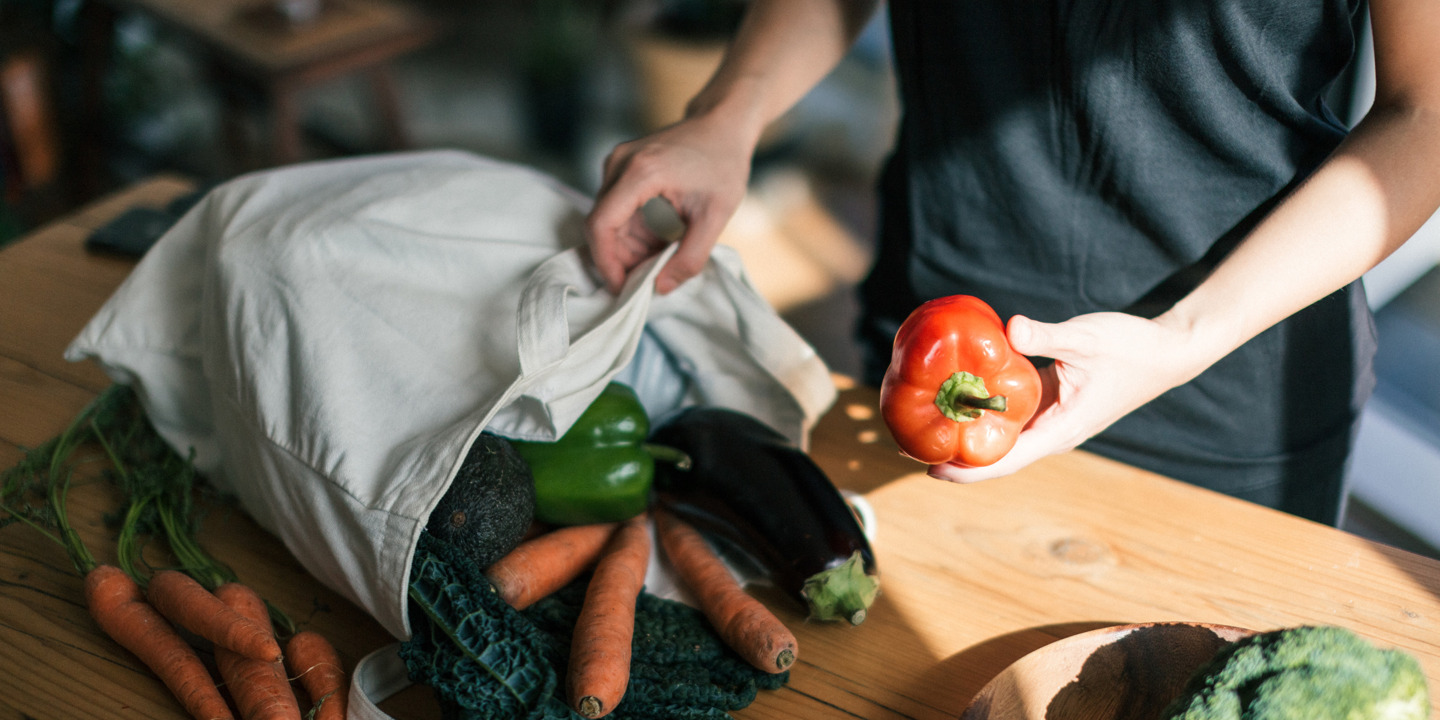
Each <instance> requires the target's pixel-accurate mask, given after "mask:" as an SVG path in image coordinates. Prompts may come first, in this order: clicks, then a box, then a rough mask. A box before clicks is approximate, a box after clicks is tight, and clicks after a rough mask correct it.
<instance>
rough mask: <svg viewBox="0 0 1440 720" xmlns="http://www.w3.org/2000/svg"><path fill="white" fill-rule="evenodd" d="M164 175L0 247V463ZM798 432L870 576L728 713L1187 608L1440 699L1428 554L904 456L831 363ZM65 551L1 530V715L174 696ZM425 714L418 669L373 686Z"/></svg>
mask: <svg viewBox="0 0 1440 720" xmlns="http://www.w3.org/2000/svg"><path fill="white" fill-rule="evenodd" d="M187 187H188V186H187V185H186V184H185V183H184V182H182V181H179V180H176V179H166V178H161V179H156V180H154V181H151V182H148V183H145V184H143V185H141V186H139V187H136V188H133V189H131V190H129V191H126V192H123V193H121V194H119V195H117V196H114V197H111V198H108V199H106V200H104V201H102V202H100V203H99V204H97V205H96V206H94V207H90V208H86V209H85V210H82V211H81V212H79V213H77V214H75V215H73V216H71V217H68V218H65V219H63V220H61V221H59V222H57V223H55V224H53V225H50V226H48V227H45V228H43V229H41V230H39V231H37V232H35V233H33V234H32V235H31V236H29V237H27V238H26V239H24V240H23V241H21V242H19V243H17V244H15V245H12V246H10V247H7V248H5V249H3V250H0V408H3V409H4V412H0V441H3V442H0V465H3V466H6V467H8V466H9V465H10V464H13V463H14V462H15V460H16V459H18V457H19V455H20V451H19V449H18V448H17V446H31V445H35V444H38V443H39V442H41V441H43V440H45V439H46V438H48V437H51V436H53V435H54V434H56V433H57V432H58V431H59V430H60V429H61V428H62V427H63V426H64V425H65V423H66V422H67V420H68V419H69V418H71V417H72V416H73V415H74V413H75V412H76V411H78V410H79V408H80V407H81V406H82V405H83V404H84V403H85V401H86V400H87V399H89V398H90V397H92V396H93V395H94V394H95V393H96V392H97V391H99V390H101V389H103V388H104V387H105V386H107V385H108V384H109V381H108V380H107V379H106V378H105V377H104V376H103V375H102V374H101V373H100V372H99V371H98V370H97V369H96V368H95V367H93V366H92V365H90V364H78V365H70V364H67V363H65V362H64V361H63V360H61V359H60V354H61V351H62V350H63V348H64V347H65V345H66V344H68V342H69V341H70V339H71V338H72V337H73V336H74V335H75V334H76V333H77V332H78V331H79V329H80V328H81V327H82V326H83V325H84V323H85V322H86V321H87V320H88V319H89V317H90V316H91V314H92V313H93V312H94V311H95V310H96V309H97V308H98V307H99V306H100V304H101V303H102V302H103V301H104V300H105V298H106V297H107V296H108V294H109V292H110V291H111V289H112V288H113V287H114V286H115V285H116V284H117V283H118V282H120V280H121V279H123V278H124V277H125V275H126V272H127V271H128V269H129V267H130V265H129V263H127V262H124V261H121V260H115V259H110V258H102V257H94V256H90V255H87V254H86V253H85V252H84V251H83V250H82V249H81V243H82V241H83V239H84V237H85V235H86V234H87V233H88V232H89V231H90V230H91V229H93V228H94V227H96V226H97V225H98V224H99V223H101V222H102V221H103V220H104V219H105V218H107V217H111V216H113V215H115V214H116V213H117V212H119V211H120V210H121V209H122V208H125V207H128V206H131V205H137V204H154V205H160V204H163V203H164V202H165V201H166V200H167V199H169V198H170V197H173V196H175V195H177V194H179V193H181V192H184V191H185V190H186V189H187ZM841 382H842V387H843V392H842V393H841V397H840V400H839V402H838V404H837V405H836V406H835V408H834V410H833V411H832V412H831V413H830V414H829V415H828V416H827V417H826V418H825V419H824V421H823V422H822V424H821V425H820V426H819V427H818V428H817V430H816V431H815V435H814V445H813V454H814V456H815V458H816V459H817V461H818V462H819V463H820V464H821V465H822V466H823V467H824V469H825V470H826V471H827V472H828V473H829V474H830V476H831V477H832V478H833V479H834V480H835V481H836V482H837V483H838V484H839V485H841V486H843V487H846V488H850V489H853V490H856V491H858V492H861V493H863V494H864V495H865V497H866V498H868V499H869V501H870V503H871V504H872V505H873V506H874V509H875V513H876V515H877V517H878V536H877V538H876V552H877V555H878V562H879V565H880V567H881V568H882V571H883V573H884V575H883V589H882V594H881V596H880V598H879V600H878V601H877V602H876V604H875V606H874V608H873V609H872V610H871V612H870V616H869V619H867V620H866V621H865V623H864V624H863V625H861V626H859V627H854V628H850V627H842V626H837V625H828V624H827V625H819V624H807V623H805V622H803V621H802V619H801V617H800V616H799V615H798V614H797V613H796V611H795V610H794V609H793V608H791V606H789V605H788V604H786V603H784V602H782V601H780V600H779V599H778V598H772V597H767V599H768V600H771V601H772V602H771V604H772V606H773V607H774V608H775V609H776V610H777V611H778V612H779V614H780V615H781V617H782V618H783V619H785V620H786V621H788V622H789V623H790V624H791V625H792V627H793V628H794V630H795V631H796V635H797V636H798V639H799V643H800V660H799V662H798V664H797V665H796V666H795V668H794V669H793V671H792V674H791V678H790V681H789V683H788V684H787V685H786V686H785V687H783V688H782V689H780V690H777V691H774V692H766V693H762V694H761V697H760V698H759V699H758V700H757V701H756V702H755V704H754V705H752V706H751V707H749V708H747V709H746V710H744V711H742V712H739V713H737V714H736V715H737V717H740V718H747V719H748V718H948V717H956V716H957V715H958V714H959V711H960V710H961V709H962V708H963V707H964V706H965V704H966V703H967V701H968V700H969V699H970V697H971V696H972V695H974V693H975V692H977V691H978V690H979V689H980V688H981V687H982V686H983V685H984V684H985V683H986V682H987V681H988V680H989V679H990V678H991V677H993V676H994V675H995V674H996V673H998V672H1000V670H1001V669H1002V668H1004V667H1005V666H1006V665H1008V664H1009V663H1010V662H1012V661H1014V660H1016V659H1017V658H1019V657H1021V656H1023V655H1024V654H1026V653H1028V652H1030V651H1031V650H1034V649H1036V648H1038V647H1041V646H1043V645H1045V644H1047V643H1049V642H1052V641H1054V640H1056V639H1058V638H1063V637H1067V636H1069V635H1073V634H1076V633H1078V632H1082V631H1085V630H1090V629H1094V628H1097V627H1101V626H1106V625H1111V624H1119V623H1129V622H1142V621H1156V620H1195V621H1205V622H1212V623H1220V624H1227V625H1238V626H1242V627H1248V628H1253V629H1257V630H1265V629H1273V628H1279V627H1285V626H1291V625H1297V624H1302V623H1329V624H1335V625H1342V626H1345V627H1349V628H1352V629H1354V630H1355V631H1357V632H1359V633H1361V634H1363V635H1365V636H1366V637H1368V638H1370V639H1371V640H1373V641H1375V642H1377V643H1380V644H1383V645H1393V646H1398V647H1401V648H1404V649H1406V650H1408V651H1410V652H1411V653H1413V654H1415V655H1416V656H1417V657H1419V658H1420V660H1421V662H1422V663H1423V665H1424V667H1425V670H1426V673H1427V675H1428V677H1429V679H1430V684H1431V687H1432V688H1433V689H1434V690H1435V692H1433V693H1432V695H1433V697H1434V700H1435V703H1436V705H1437V706H1440V563H1437V562H1435V561H1433V560H1429V559H1426V558H1423V557H1420V556H1417V555H1413V554H1410V553H1406V552H1403V551H1400V550H1395V549H1392V548H1389V547H1386V546H1382V545H1378V544H1375V543H1372V542H1369V541H1366V540H1363V539H1361V538H1358V537H1355V536H1353V535H1350V534H1347V533H1344V532H1341V531H1339V530H1335V529H1332V528H1329V527H1324V526H1321V525H1317V524H1314V523H1310V522H1308V521H1304V520H1299V519H1296V518H1294V517H1290V516H1287V515H1283V514H1281V513H1278V512H1274V511H1271V510H1267V509H1264V508H1260V507H1256V506H1253V505H1250V504H1247V503H1243V502H1240V501H1237V500H1233V499H1230V498H1227V497H1223V496H1220V495H1216V494H1213V493H1210V492H1207V491H1204V490H1199V489H1196V488H1193V487H1191V486H1188V485H1184V484H1181V483H1178V482H1174V481H1171V480H1167V479H1165V478H1162V477H1158V476H1156V475H1152V474H1149V473H1146V472H1142V471H1139V470H1136V469H1133V468H1130V467H1127V466H1124V465H1120V464H1116V463H1114V462H1110V461H1107V460H1103V459H1100V458H1097V457H1095V456H1092V455H1089V454H1086V453H1083V452H1072V453H1069V454H1067V455H1063V456H1058V457H1055V458H1052V459H1049V460H1047V461H1044V462H1041V463H1039V464H1037V465H1035V466H1033V467H1032V468H1030V469H1028V470H1026V471H1024V472H1022V473H1020V474H1017V475H1016V476H1014V477H1011V478H1007V479H1003V480H995V481H990V482H987V483H982V484H978V485H969V486H961V485H950V484H944V483H940V482H938V481H935V480H932V479H929V478H927V477H925V476H924V475H922V474H919V473H918V472H917V470H918V469H919V468H918V467H917V466H916V465H915V464H913V463H911V462H910V461H907V460H905V459H903V458H900V457H899V456H897V454H896V452H895V448H894V447H893V446H892V445H891V443H890V441H889V439H888V436H887V434H886V432H885V430H884V428H883V426H882V425H881V423H880V421H879V420H878V418H877V416H876V412H875V402H876V393H875V392H874V390H872V389H869V388H863V387H850V386H848V385H844V384H843V383H844V381H843V379H841ZM117 502H118V500H117V498H116V497H115V495H114V493H113V491H112V490H110V489H109V487H108V486H107V485H106V484H105V483H103V482H98V481H92V482H88V483H85V484H83V485H81V486H80V487H79V488H77V490H76V492H75V494H74V499H73V500H72V505H73V512H74V514H75V515H76V519H77V520H78V522H79V524H80V527H81V531H82V533H83V534H84V536H85V539H86V540H87V541H88V542H89V543H90V545H91V547H92V548H93V549H94V550H95V551H96V554H97V555H98V556H99V558H100V559H101V560H113V550H112V548H113V546H114V543H113V540H114V539H113V537H112V533H111V532H110V531H109V530H107V529H106V527H105V526H104V524H103V522H102V516H103V514H104V513H106V512H109V511H113V509H114V508H115V507H116V504H117ZM202 542H204V543H206V544H207V546H209V547H210V548H211V550H213V551H214V552H215V553H216V554H217V555H219V556H220V557H222V558H223V559H225V560H227V561H229V562H231V563H232V564H233V565H234V567H235V569H236V570H237V572H238V573H239V574H240V576H241V577H242V578H244V579H246V580H247V581H249V582H250V583H251V584H253V585H255V586H256V587H257V588H258V589H259V590H260V591H261V592H262V593H263V594H265V595H266V596H268V597H269V598H271V599H272V600H273V601H274V602H276V603H277V604H279V605H280V606H281V607H282V608H284V609H286V610H287V611H288V612H289V613H290V614H291V615H292V617H295V618H296V619H297V620H298V621H299V623H300V624H301V625H302V626H304V627H309V628H313V629H316V630H319V631H320V632H323V633H325V634H326V635H327V636H329V637H331V638H332V639H334V640H335V641H336V643H337V645H338V646H339V648H340V651H341V652H342V654H343V655H344V657H345V659H346V661H347V662H350V663H353V662H354V661H356V660H357V659H358V658H360V657H362V656H363V655H364V654H366V653H368V652H369V651H371V650H373V649H375V648H377V647H380V646H382V645H383V644H385V643H386V642H388V641H389V638H388V637H387V636H386V635H385V633H384V632H383V630H381V628H380V627H379V625H378V624H376V623H375V622H374V621H372V620H371V619H369V618H368V617H367V616H365V615H364V614H363V613H362V612H360V611H359V610H358V609H356V608H355V607H354V606H353V605H351V604H350V603H348V602H347V601H345V600H343V599H341V598H340V597H338V596H337V595H336V594H335V593H332V592H330V591H329V590H327V589H325V588H324V587H321V586H320V585H319V584H317V583H316V582H315V581H314V580H313V579H312V578H310V577H309V576H308V575H307V574H306V573H305V572H304V571H303V570H302V569H301V568H300V567H299V566H298V565H297V564H296V563H295V562H294V561H293V560H292V559H291V558H290V556H289V555H288V553H287V552H286V551H285V550H284V548H283V547H282V546H281V545H280V544H279V542H278V541H277V540H276V539H275V538H273V537H272V536H270V535H268V534H266V533H264V532H263V531H261V530H260V529H259V528H258V527H257V526H256V525H255V524H254V523H253V522H252V521H250V520H249V519H248V518H247V517H246V516H244V515H243V514H241V513H239V512H237V511H234V510H229V509H224V508H218V509H215V510H213V511H212V513H211V514H210V515H209V516H208V517H207V518H206V519H205V521H204V525H203V535H202ZM80 597H81V586H80V581H79V579H78V578H77V577H76V575H75V573H74V572H73V571H72V570H71V569H70V568H69V567H68V565H67V561H66V559H65V556H64V554H63V553H62V552H61V551H60V550H59V549H58V546H55V545H54V544H53V543H50V542H49V541H46V540H42V539H40V537H39V536H38V534H37V533H34V532H32V531H30V530H28V529H26V528H24V527H18V526H12V527H6V528H3V529H0V718H12V717H21V716H27V717H36V718H50V717H69V718H114V717H146V718H171V717H175V718H178V717H181V712H180V710H179V708H178V707H177V706H176V705H175V704H174V702H173V701H172V700H171V699H170V697H169V696H168V694H167V693H166V691H165V689H164V688H163V687H162V686H160V684H159V683H158V682H157V681H155V680H154V679H153V678H152V677H151V676H150V675H149V673H148V672H146V671H145V670H144V669H143V668H142V667H140V666H139V665H138V664H137V662H136V661H135V660H134V659H133V658H132V657H130V656H129V655H127V654H126V652H125V651H123V650H121V649H120V648H119V647H118V646H116V645H114V644H113V643H112V642H111V641H110V640H108V639H107V638H105V637H104V636H103V635H101V634H100V633H99V632H98V631H97V630H96V629H95V627H94V625H93V623H92V621H91V620H90V619H89V617H88V616H87V614H86V612H85V610H84V608H83V606H82V604H81V600H80ZM382 707H384V708H385V709H386V710H388V711H389V712H391V713H392V714H394V715H395V716H397V717H400V718H433V717H436V716H437V711H436V708H435V706H434V704H433V702H432V701H431V700H430V698H429V695H428V692H427V691H425V690H423V689H420V688H412V689H411V690H408V691H405V692H402V693H400V694H399V695H397V696H395V697H394V698H392V699H391V700H389V701H387V702H386V703H384V704H383V706H382Z"/></svg>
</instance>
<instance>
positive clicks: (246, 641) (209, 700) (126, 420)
mask: <svg viewBox="0 0 1440 720" xmlns="http://www.w3.org/2000/svg"><path fill="white" fill-rule="evenodd" d="M92 441H93V443H95V444H98V445H99V446H100V447H101V449H103V451H104V456H105V457H106V458H108V460H109V461H110V464H111V473H112V476H113V477H114V479H115V480H116V482H117V484H118V485H119V486H120V489H121V491H122V493H123V494H124V495H125V496H126V498H127V505H126V507H125V509H124V512H123V513H122V519H121V527H120V532H119V545H118V547H117V553H116V554H117V557H118V563H117V564H113V565H112V564H106V563H100V562H98V561H97V560H96V559H95V557H94V555H93V554H92V553H91V552H90V550H89V548H87V547H86V545H85V543H84V542H83V541H82V539H81V538H80V535H79V533H78V532H77V531H76V530H75V528H74V527H73V526H72V524H71V522H70V519H69V514H68V508H67V503H66V499H67V495H68V492H69V489H70V484H71V479H72V476H73V463H72V462H71V461H72V458H73V457H74V455H75V454H76V453H77V452H78V451H79V449H80V448H81V447H82V446H85V445H87V444H88V443H91V442H92ZM3 478H4V481H3V485H0V511H4V513H5V515H6V518H5V519H6V524H9V523H10V522H18V523H22V524H25V525H28V526H30V527H32V528H34V529H35V530H37V531H39V532H41V533H43V534H44V535H46V536H47V537H50V538H51V539H52V540H54V541H55V542H56V543H57V544H59V545H60V546H61V547H62V548H63V549H64V550H65V551H66V553H67V554H68V555H69V557H70V560H71V563H72V564H73V565H74V567H75V569H76V571H77V572H79V573H80V574H81V576H82V577H83V578H84V593H85V601H86V607H87V608H88V610H89V612H90V615H91V617H92V618H94V620H95V623H96V625H98V626H99V627H100V629H101V630H103V631H104V632H105V633H106V635H108V636H109V637H110V638H112V639H113V640H114V641H115V642H116V643H117V644H119V645H120V646H122V647H124V648H125V649H126V650H128V651H129V652H131V653H132V654H134V655H135V657H137V658H138V659H139V660H140V661H141V662H142V663H144V664H145V666H146V667H148V668H149V669H150V670H151V672H153V673H154V674H155V676H156V677H157V678H158V679H160V680H161V681H162V682H163V683H164V684H165V685H166V687H167V688H169V689H170V691H171V693H172V694H173V695H174V697H175V699H176V700H177V702H179V704H180V705H181V706H182V707H183V708H184V709H185V711H186V712H187V713H189V714H190V715H191V716H192V717H195V718H197V719H203V720H215V719H216V718H231V717H234V714H233V713H232V712H231V707H230V703H228V702H227V701H226V699H225V696H224V695H223V694H222V693H221V687H222V686H223V687H224V689H225V690H226V691H228V695H229V696H230V698H231V700H232V701H233V702H234V705H235V707H236V709H238V710H239V714H240V717H243V718H247V720H248V719H250V718H286V717H291V718H299V717H300V707H299V702H298V699H297V696H296V694H295V692H294V691H293V690H292V688H291V685H290V679H289V675H288V674H287V671H286V669H285V667H284V665H283V664H282V661H289V663H290V667H291V671H292V672H294V673H295V674H296V675H297V676H298V678H299V679H300V680H301V681H302V682H303V683H304V684H305V687H306V689H307V691H308V694H309V695H310V696H311V697H312V698H314V699H315V703H316V707H315V708H314V709H312V711H311V712H312V713H313V714H314V716H315V717H317V718H343V717H344V715H345V710H344V705H345V700H346V697H345V695H346V692H348V691H347V690H346V685H347V682H348V681H347V680H346V678H345V675H344V672H343V670H341V668H340V663H339V659H338V657H337V656H336V653H335V651H334V648H333V647H332V646H330V644H329V643H328V642H327V641H325V640H324V639H323V638H320V637H319V636H318V635H315V634H314V633H298V634H294V635H293V637H291V638H290V642H289V643H287V645H286V650H285V652H283V653H282V651H281V646H280V642H279V638H278V637H277V636H276V634H275V631H274V627H273V624H272V618H276V619H278V620H279V621H280V624H281V626H282V627H285V628H291V627H292V626H291V624H290V622H289V620H288V618H286V617H285V616H284V614H283V613H280V612H279V611H278V610H276V609H275V608H273V607H270V606H268V604H267V603H265V601H264V600H262V599H261V598H260V596H259V595H258V594H257V593H256V592H255V591H254V590H252V589H251V588H249V587H248V586H245V585H243V584H241V583H240V582H239V581H238V579H237V578H236V577H235V576H234V573H233V572H232V571H231V570H230V569H229V568H228V567H226V566H225V565H224V564H222V563H220V562H219V561H218V560H217V559H215V558H214V557H212V556H210V555H209V554H208V553H206V552H205V551H204V550H203V548H201V547H200V545H199V544H198V542H196V539H195V536H194V529H193V518H192V512H191V511H192V506H191V497H192V492H193V490H194V481H195V472H194V467H193V465H192V464H191V463H190V462H189V461H187V460H185V459H182V458H180V457H179V456H177V455H175V454H174V453H173V452H172V451H170V450H169V448H168V446H166V445H165V444H164V441H163V440H161V439H160V438H159V437H158V436H157V435H156V434H155V433H154V430H153V428H151V427H150V425H149V423H148V422H146V421H145V419H144V416H143V413H141V412H140V410H139V407H138V404H137V403H136V402H135V399H134V396H133V394H131V393H130V392H129V389H128V388H126V387H124V386H120V385H116V386H112V387H111V388H110V389H109V390H107V391H106V392H105V393H103V394H102V395H101V396H100V397H99V398H97V399H96V400H95V401H94V402H93V403H91V405H89V406H88V407H87V408H86V409H85V410H84V411H83V412H81V413H80V415H79V416H78V417H77V418H76V419H75V420H74V421H72V423H71V424H70V426H69V427H67V428H66V429H65V430H64V432H62V433H61V434H60V435H59V436H58V437H56V438H54V439H52V440H50V441H48V442H46V443H45V444H43V445H41V446H40V447H38V448H35V449H33V450H31V451H29V452H27V453H26V455H25V457H24V459H22V461H21V462H20V463H19V464H18V465H17V466H15V467H14V468H11V469H9V470H8V471H6V472H5V474H4V476H3ZM146 530H149V531H152V532H155V533H157V534H160V535H163V536H164V537H165V538H166V539H167V541H168V543H169V545H170V548H171V550H172V552H173V554H174V555H175V558H176V560H177V561H178V563H179V569H161V570H158V571H155V572H153V573H148V574H147V573H146V572H144V571H143V570H142V569H141V567H140V566H141V564H142V562H141V560H140V540H139V536H140V535H141V534H142V533H143V532H144V531H146ZM182 631H183V633H189V634H190V635H192V636H194V637H197V638H199V639H201V640H203V641H205V642H206V643H207V644H208V646H209V647H211V648H213V651H214V654H215V659H216V664H217V666H218V667H219V669H220V673H221V681H220V682H217V681H216V680H215V679H214V678H212V677H211V675H210V671H209V669H208V668H207V666H206V664H205V662H204V661H203V660H202V659H201V656H200V653H199V652H198V651H197V649H196V648H195V647H193V646H191V645H190V644H189V642H188V641H187V639H186V636H185V635H184V634H182Z"/></svg>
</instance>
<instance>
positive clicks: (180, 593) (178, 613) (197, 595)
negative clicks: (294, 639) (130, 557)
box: [145, 570, 280, 662]
mask: <svg viewBox="0 0 1440 720" xmlns="http://www.w3.org/2000/svg"><path fill="white" fill-rule="evenodd" d="M145 596H146V598H147V599H149V601H150V604H151V605H154V606H155V609H156V610H159V611H160V614H161V615H164V616H165V617H166V618H168V619H169V620H170V622H172V623H175V624H176V625H179V626H180V627H182V628H185V629H186V630H189V631H190V632H192V633H195V634H196V635H198V636H200V637H202V638H205V639H206V640H209V641H210V642H212V643H215V645H216V647H223V648H226V649H227V650H230V651H232V652H236V653H239V654H241V655H244V656H245V657H249V658H255V659H256V660H264V661H266V662H276V661H278V660H279V659H280V644H279V643H277V642H276V641H275V635H274V633H272V632H270V631H269V630H267V629H266V628H265V627H264V626H262V625H260V624H259V623H257V622H255V621H253V620H251V619H249V618H247V617H245V616H244V615H241V614H240V613H237V612H235V611H234V610H231V609H230V608H229V607H227V606H226V605H225V603H223V602H221V601H220V598H217V597H215V595H214V594H213V593H211V592H210V591H209V590H206V589H205V587H204V586H203V585H201V584H200V583H198V582H196V581H195V580H194V579H193V578H191V577H190V576H189V575H186V574H185V573H183V572H180V571H178V570H162V571H160V572H157V573H155V575H154V576H153V577H151V578H150V584H149V586H147V587H146V588H145Z"/></svg>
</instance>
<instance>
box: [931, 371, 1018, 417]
mask: <svg viewBox="0 0 1440 720" xmlns="http://www.w3.org/2000/svg"><path fill="white" fill-rule="evenodd" d="M935 406H936V407H938V408H940V412H941V413H944V415H945V417H948V418H950V419H951V420H954V421H956V422H970V421H971V420H974V419H976V418H978V417H980V416H981V415H983V414H985V411H986V410H991V411H994V412H1005V407H1006V402H1005V396H1004V395H991V394H990V392H989V391H988V390H986V389H985V379H984V378H981V377H979V376H976V375H972V374H970V373H968V372H965V371H963V370H961V371H959V372H956V373H955V374H953V375H951V376H950V377H949V378H947V379H946V380H945V382H944V383H943V384H941V385H940V390H939V391H938V392H937V393H936V394H935Z"/></svg>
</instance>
